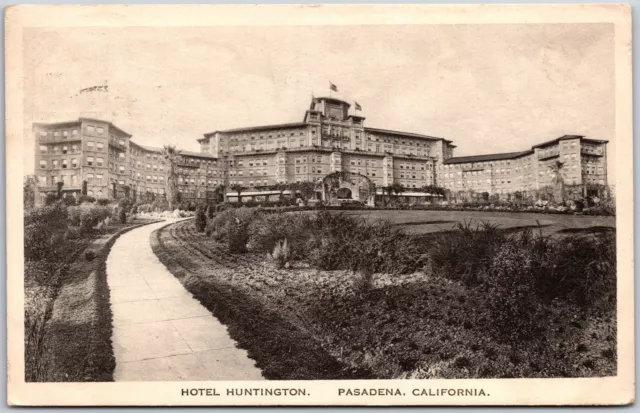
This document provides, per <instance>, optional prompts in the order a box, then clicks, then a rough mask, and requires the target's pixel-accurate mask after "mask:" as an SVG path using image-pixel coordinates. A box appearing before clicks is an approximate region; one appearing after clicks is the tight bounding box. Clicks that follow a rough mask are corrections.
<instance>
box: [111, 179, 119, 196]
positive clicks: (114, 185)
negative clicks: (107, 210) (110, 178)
mask: <svg viewBox="0 0 640 413" xmlns="http://www.w3.org/2000/svg"><path fill="white" fill-rule="evenodd" d="M111 187H112V189H113V199H118V187H117V186H116V183H115V182H113V183H111Z"/></svg>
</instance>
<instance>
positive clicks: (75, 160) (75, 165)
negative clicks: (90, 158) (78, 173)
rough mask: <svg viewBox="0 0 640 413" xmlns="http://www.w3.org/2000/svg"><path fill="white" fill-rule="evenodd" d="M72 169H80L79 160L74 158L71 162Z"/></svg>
mask: <svg viewBox="0 0 640 413" xmlns="http://www.w3.org/2000/svg"><path fill="white" fill-rule="evenodd" d="M71 167H72V168H77V167H78V160H77V159H76V158H73V159H72V160H71Z"/></svg>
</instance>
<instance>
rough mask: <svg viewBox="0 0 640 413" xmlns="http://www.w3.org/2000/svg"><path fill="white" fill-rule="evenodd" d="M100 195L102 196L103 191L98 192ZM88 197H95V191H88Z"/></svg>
mask: <svg viewBox="0 0 640 413" xmlns="http://www.w3.org/2000/svg"><path fill="white" fill-rule="evenodd" d="M98 193H99V194H100V195H102V191H98ZM87 195H89V196H93V191H87Z"/></svg>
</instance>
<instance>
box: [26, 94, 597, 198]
mask: <svg viewBox="0 0 640 413" xmlns="http://www.w3.org/2000/svg"><path fill="white" fill-rule="evenodd" d="M364 123H365V118H364V117H362V116H359V115H357V114H356V112H355V111H352V110H351V105H350V104H349V103H347V102H345V101H342V100H339V99H335V98H330V97H317V98H313V99H312V101H311V104H310V106H309V109H308V110H306V112H305V113H304V116H303V118H302V120H301V122H297V123H285V124H274V125H265V126H253V127H246V128H237V129H229V130H217V131H213V132H209V133H205V134H204V135H203V137H202V138H200V139H198V142H199V143H200V148H201V151H200V152H188V151H181V153H180V157H179V162H178V164H177V173H178V185H179V190H180V192H181V194H182V197H183V199H192V200H194V201H195V200H207V199H210V198H214V197H215V193H214V191H215V189H216V188H218V187H220V186H224V187H226V188H230V187H231V186H242V187H244V188H246V191H251V193H252V194H255V193H257V194H259V193H261V192H264V191H265V190H266V189H268V188H269V187H270V186H272V185H275V184H277V183H292V182H305V181H311V182H317V181H318V180H321V179H322V178H323V177H325V176H326V175H328V174H330V173H333V172H340V171H342V172H349V173H352V174H359V175H363V176H366V177H367V178H368V179H369V180H370V181H371V182H373V183H374V184H375V185H376V187H378V188H380V187H388V186H390V185H392V184H394V183H399V184H402V185H403V186H404V187H405V188H407V193H409V191H411V190H413V189H420V188H422V187H425V186H439V187H444V188H446V189H449V190H451V191H468V190H473V191H476V192H488V193H490V194H507V193H512V192H515V191H533V190H537V189H539V188H541V187H544V186H545V185H549V184H550V182H551V178H552V172H551V171H552V168H550V166H552V164H553V163H554V162H556V161H561V162H563V164H564V166H563V168H562V169H563V176H564V177H565V182H567V183H570V184H576V185H578V184H582V183H593V184H603V185H604V184H606V182H607V170H606V165H607V163H606V143H607V141H602V140H595V139H587V138H585V137H583V136H577V135H565V136H562V137H559V138H557V139H554V140H551V141H547V142H543V143H541V144H539V145H536V146H534V147H532V148H529V149H527V150H523V151H522V152H512V153H501V154H491V155H477V156H464V157H453V151H454V148H455V145H453V143H452V141H450V140H447V139H444V138H440V137H434V136H430V135H427V134H420V133H413V132H399V131H393V130H386V129H379V128H372V127H367V126H364ZM33 131H34V133H35V136H36V142H37V143H36V153H35V158H36V159H35V161H36V162H35V165H36V171H35V174H36V176H37V177H38V180H39V188H40V190H41V193H42V194H45V193H47V192H51V191H55V190H56V189H57V182H63V191H64V192H66V193H71V194H79V193H80V191H81V190H82V185H83V182H84V181H86V183H87V195H90V196H95V197H114V196H115V197H117V196H119V194H122V193H123V192H124V190H125V188H128V189H127V190H128V191H132V192H133V193H134V194H135V195H136V196H145V197H150V198H153V197H155V196H163V195H164V190H165V184H166V179H167V170H168V168H167V164H166V162H165V159H164V156H163V149H162V148H158V147H149V146H144V145H140V144H137V143H135V142H134V141H133V140H132V136H131V135H130V134H128V133H126V132H125V131H123V130H121V129H120V128H118V127H117V126H115V125H114V124H112V123H111V122H108V121H104V120H99V119H91V118H80V119H78V120H75V121H69V122H62V123H47V124H44V123H35V124H34V125H33ZM234 194H235V192H231V191H230V192H229V194H228V195H229V196H230V197H233V196H234ZM265 194H266V195H268V193H267V192H265ZM252 196H255V195H252ZM236 197H237V195H236Z"/></svg>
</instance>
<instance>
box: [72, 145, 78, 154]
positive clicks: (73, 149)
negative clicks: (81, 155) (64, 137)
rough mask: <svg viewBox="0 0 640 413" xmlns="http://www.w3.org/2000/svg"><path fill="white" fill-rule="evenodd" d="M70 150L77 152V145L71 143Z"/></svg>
mask: <svg viewBox="0 0 640 413" xmlns="http://www.w3.org/2000/svg"><path fill="white" fill-rule="evenodd" d="M71 152H72V153H77V152H78V145H76V144H73V145H71Z"/></svg>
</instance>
